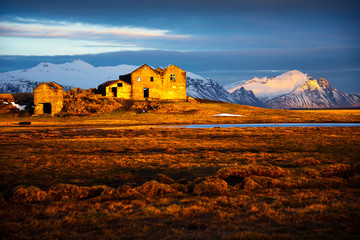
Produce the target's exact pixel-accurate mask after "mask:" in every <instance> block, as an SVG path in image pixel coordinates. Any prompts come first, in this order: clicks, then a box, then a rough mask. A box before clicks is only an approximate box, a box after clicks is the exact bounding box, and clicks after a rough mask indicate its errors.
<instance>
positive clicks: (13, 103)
mask: <svg viewBox="0 0 360 240" xmlns="http://www.w3.org/2000/svg"><path fill="white" fill-rule="evenodd" d="M11 105H13V106H14V107H16V108H17V109H19V110H21V111H25V107H26V105H19V104H17V103H15V102H11Z"/></svg>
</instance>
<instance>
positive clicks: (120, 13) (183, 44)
mask: <svg viewBox="0 0 360 240" xmlns="http://www.w3.org/2000/svg"><path fill="white" fill-rule="evenodd" d="M76 58H79V59H82V60H83V61H86V62H88V63H90V64H92V65H94V66H115V65H119V64H132V65H141V64H144V63H146V64H148V65H151V66H154V67H159V66H167V65H169V64H175V65H177V66H179V67H181V68H183V69H184V70H187V71H190V72H193V73H196V74H199V75H201V76H204V77H209V78H213V79H214V80H216V81H217V82H219V83H220V84H221V85H224V84H228V83H231V82H234V81H240V80H249V79H251V78H253V77H255V76H257V77H263V76H268V77H272V76H276V75H279V74H281V73H283V72H286V71H290V70H294V69H296V70H299V71H302V72H304V73H308V74H310V75H311V76H312V77H314V78H320V77H325V78H327V79H328V80H329V81H330V83H331V84H332V85H333V86H334V87H335V88H337V89H339V90H341V91H345V92H350V93H358V94H360V78H359V74H360V1H358V0H341V1H339V0H301V1H295V0H249V1H245V0H222V1H219V0H216V1H215V0H181V1H180V0H179V1H175V0H152V1H148V0H147V1H144V0H101V1H99V0H76V1H74V0H71V1H70V0H62V1H50V0H31V1H29V0H0V72H6V71H11V70H17V69H24V68H30V67H33V66H35V65H37V64H38V63H39V62H52V63H64V62H68V61H72V60H74V59H76Z"/></svg>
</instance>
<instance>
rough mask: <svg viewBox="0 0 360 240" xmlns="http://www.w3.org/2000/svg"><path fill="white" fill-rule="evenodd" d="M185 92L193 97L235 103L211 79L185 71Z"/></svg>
mask: <svg viewBox="0 0 360 240" xmlns="http://www.w3.org/2000/svg"><path fill="white" fill-rule="evenodd" d="M186 75H187V78H186V94H187V95H188V96H190V97H193V98H202V99H210V100H215V101H223V102H230V103H236V100H235V99H234V98H233V97H232V96H231V94H230V93H229V92H227V91H226V90H225V89H224V88H223V87H222V86H220V85H219V84H218V83H217V82H215V81H214V80H212V79H206V78H203V77H200V76H198V75H195V74H191V73H186Z"/></svg>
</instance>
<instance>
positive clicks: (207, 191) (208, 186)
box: [194, 177, 229, 196]
mask: <svg viewBox="0 0 360 240" xmlns="http://www.w3.org/2000/svg"><path fill="white" fill-rule="evenodd" d="M196 182H197V181H196ZM228 191H229V188H228V184H227V182H225V181H224V180H222V179H219V178H216V177H207V178H205V179H203V180H202V181H200V182H199V183H198V184H196V185H195V188H194V194H196V195H210V196H211V195H223V194H226V193H227V192H228Z"/></svg>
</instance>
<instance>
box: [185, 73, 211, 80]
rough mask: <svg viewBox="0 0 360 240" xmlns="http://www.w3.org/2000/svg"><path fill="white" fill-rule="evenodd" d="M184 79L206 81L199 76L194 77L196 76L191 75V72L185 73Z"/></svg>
mask: <svg viewBox="0 0 360 240" xmlns="http://www.w3.org/2000/svg"><path fill="white" fill-rule="evenodd" d="M186 77H188V78H192V79H196V80H204V81H207V79H206V78H204V77H201V76H199V75H196V74H194V73H192V72H186Z"/></svg>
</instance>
